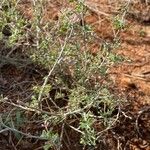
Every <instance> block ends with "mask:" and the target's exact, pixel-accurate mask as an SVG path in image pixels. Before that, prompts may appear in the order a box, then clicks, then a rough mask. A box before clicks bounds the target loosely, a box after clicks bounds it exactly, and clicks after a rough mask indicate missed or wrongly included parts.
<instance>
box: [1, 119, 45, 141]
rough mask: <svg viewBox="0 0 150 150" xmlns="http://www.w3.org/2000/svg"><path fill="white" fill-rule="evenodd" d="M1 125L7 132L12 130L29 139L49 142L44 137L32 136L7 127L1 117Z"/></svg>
mask: <svg viewBox="0 0 150 150" xmlns="http://www.w3.org/2000/svg"><path fill="white" fill-rule="evenodd" d="M0 125H1V126H2V127H4V128H5V129H7V130H10V131H12V132H17V133H19V134H21V135H24V136H26V137H28V138H34V139H40V140H48V139H47V138H44V137H40V136H35V135H31V134H28V133H24V132H21V131H18V130H17V129H15V128H11V127H8V126H7V125H5V124H4V123H3V121H2V118H1V117H0Z"/></svg>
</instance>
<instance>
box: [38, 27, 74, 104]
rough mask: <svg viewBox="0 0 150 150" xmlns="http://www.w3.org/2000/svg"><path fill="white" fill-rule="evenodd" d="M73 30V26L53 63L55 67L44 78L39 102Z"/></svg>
mask: <svg viewBox="0 0 150 150" xmlns="http://www.w3.org/2000/svg"><path fill="white" fill-rule="evenodd" d="M72 31H73V28H72V29H71V31H70V34H69V36H67V37H66V38H65V42H64V45H63V46H62V48H61V51H60V53H59V56H58V58H57V59H56V61H55V63H54V65H53V67H52V69H51V70H50V71H49V73H48V75H47V77H46V78H45V80H44V83H43V85H42V88H41V90H40V93H39V97H38V101H39V102H40V101H41V99H42V94H43V91H44V87H45V86H46V84H47V82H48V79H49V77H50V76H51V74H52V72H53V71H54V69H55V67H56V65H57V64H58V63H59V62H60V61H61V56H62V54H63V51H64V49H65V47H66V44H67V41H68V39H69V38H70V37H71V35H72Z"/></svg>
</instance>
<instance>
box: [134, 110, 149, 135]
mask: <svg viewBox="0 0 150 150" xmlns="http://www.w3.org/2000/svg"><path fill="white" fill-rule="evenodd" d="M149 111H150V107H146V108H145V109H143V110H141V111H139V112H138V116H137V118H136V121H135V125H136V130H137V132H138V134H139V136H140V137H142V133H141V132H140V128H139V119H140V117H141V116H142V114H143V113H144V112H149Z"/></svg>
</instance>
